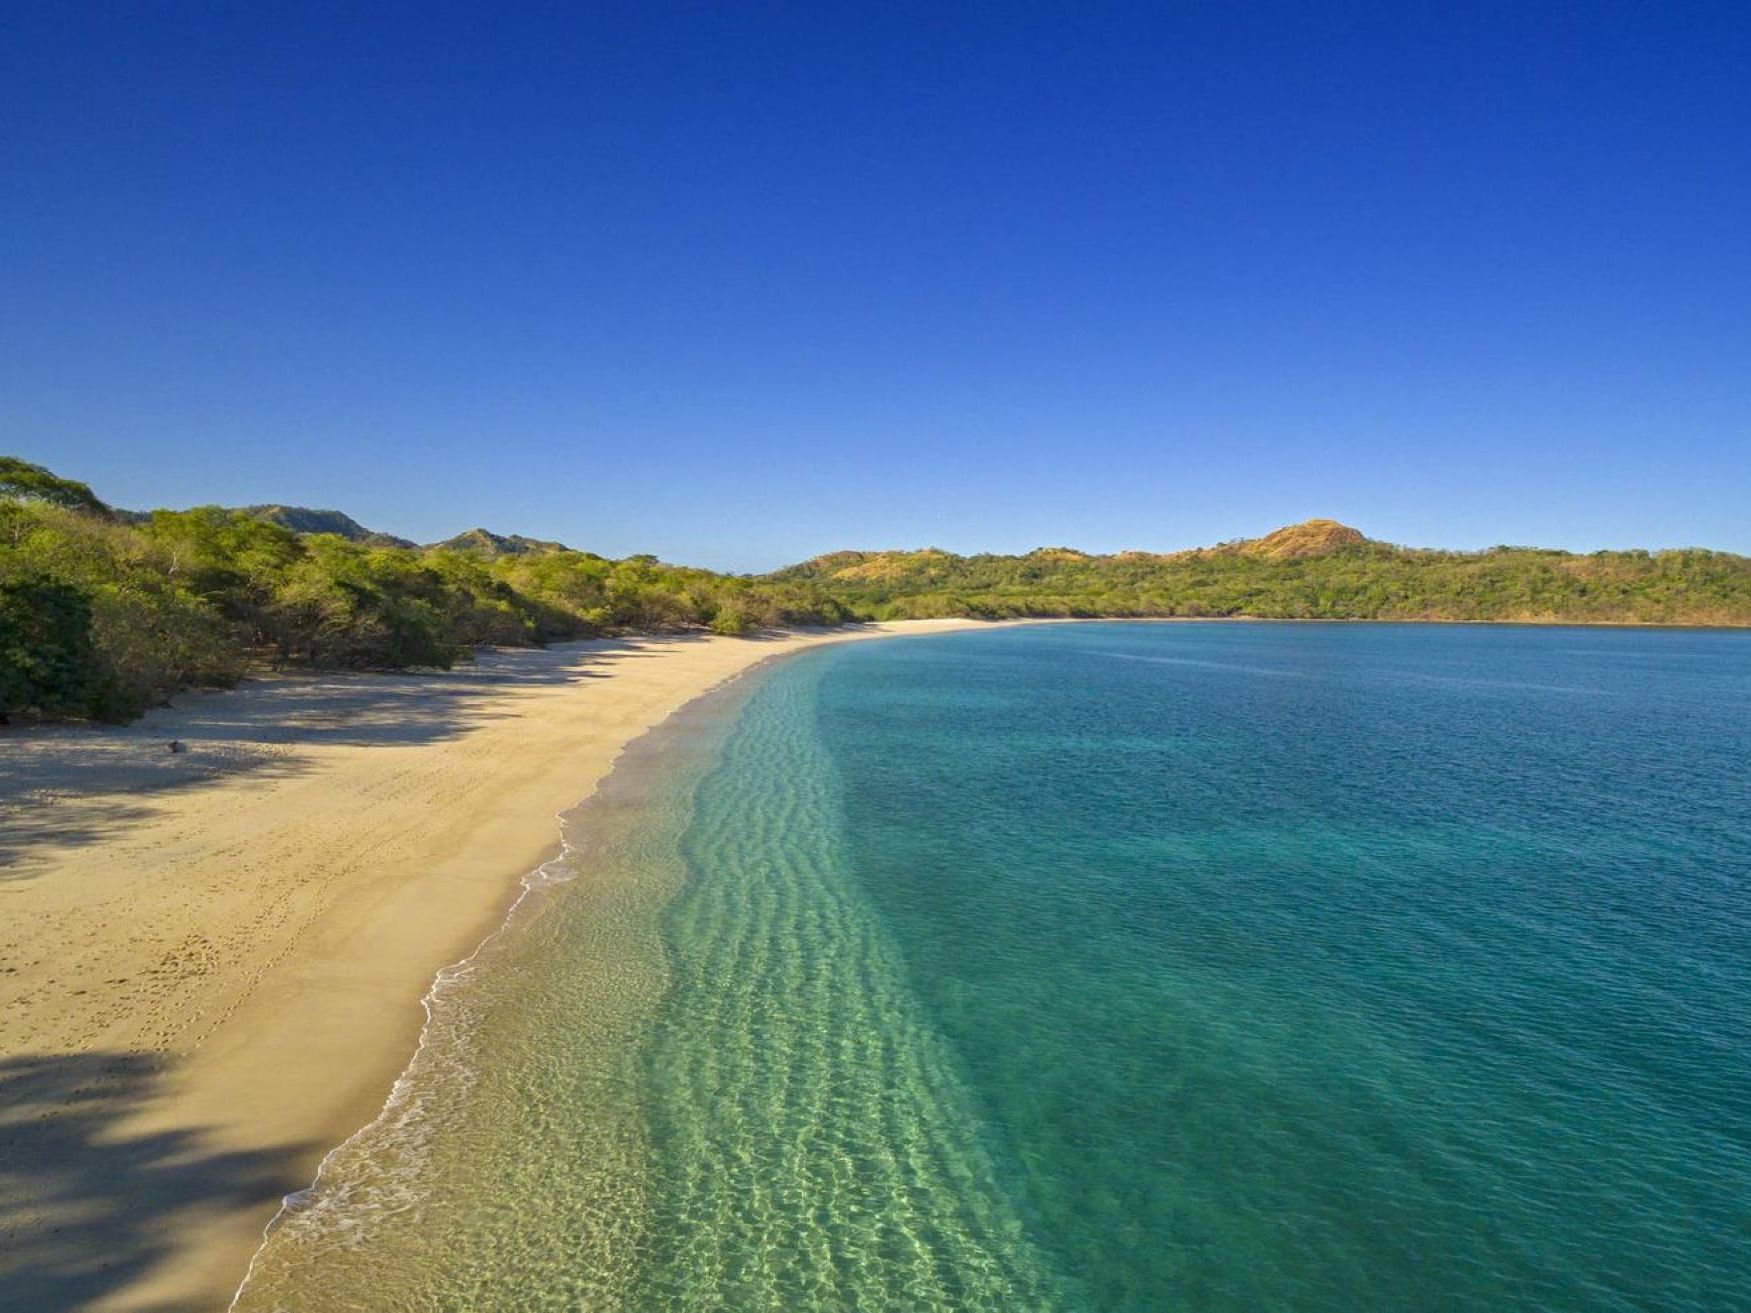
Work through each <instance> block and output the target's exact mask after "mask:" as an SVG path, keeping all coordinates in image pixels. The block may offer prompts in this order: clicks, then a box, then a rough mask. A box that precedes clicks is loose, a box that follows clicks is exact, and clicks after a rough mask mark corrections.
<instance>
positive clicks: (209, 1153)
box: [0, 621, 965, 1310]
mask: <svg viewBox="0 0 1751 1313" xmlns="http://www.w3.org/2000/svg"><path fill="white" fill-rule="evenodd" d="M964 623H965V622H957V621H920V622H906V623H897V624H891V625H872V626H868V627H865V628H863V629H860V630H858V631H854V632H849V633H848V632H843V631H841V632H832V633H818V632H817V633H786V634H782V635H778V636H773V637H768V638H763V639H759V640H746V639H729V638H716V637H711V636H704V635H686V636H672V637H650V638H629V639H615V640H603V641H599V642H588V643H576V644H567V645H563V646H557V647H554V648H550V649H548V650H546V651H502V652H493V653H488V654H485V655H483V656H482V657H481V659H480V661H479V664H478V666H476V667H474V668H470V669H464V670H459V671H455V672H450V673H447V674H421V675H396V676H388V675H304V676H274V677H269V678H262V679H257V680H252V681H250V682H248V683H246V684H245V685H244V686H242V687H241V688H239V689H237V690H234V691H231V692H226V693H214V694H203V695H190V696H187V697H184V698H181V699H179V700H178V702H177V704H176V706H174V707H172V708H167V709H163V710H159V711H154V712H152V713H150V714H148V715H147V716H146V717H145V718H144V719H143V720H141V721H140V722H138V723H136V724H134V725H130V726H126V727H122V728H117V729H101V730H92V729H71V728H69V729H57V730H49V731H41V730H38V731H30V732H19V731H10V732H6V733H4V734H3V735H0V1305H4V1306H7V1307H19V1308H23V1307H43V1308H53V1307H70V1306H83V1305H86V1304H89V1306H90V1307H93V1308H97V1309H136V1310H145V1309H152V1310H168V1309H173V1308H174V1309H202V1308H223V1307H224V1306H225V1305H226V1303H227V1302H228V1300H229V1298H230V1296H231V1293H232V1291H233V1289H234V1288H235V1286H236V1284H237V1282H238V1280H239V1279H240V1278H241V1276H242V1273H243V1270H244V1267H245V1265H246V1264H247V1262H248V1259H249V1256H250V1254H251V1253H252V1252H253V1250H254V1249H255V1246H256V1244H257V1241H258V1239H259V1237H260V1233H261V1229H262V1226H263V1225H264V1224H265V1222H266V1221H267V1219H268V1218H269V1217H270V1216H271V1215H272V1214H273V1212H274V1211H275V1209H276V1208H277V1206H278V1203H279V1199H280V1197H281V1196H282V1195H283V1194H285V1193H287V1192H288V1191H290V1190H293V1189H297V1188H299V1187H300V1186H302V1185H304V1184H306V1183H308V1181H309V1180H310V1179H311V1177H312V1176H313V1175H314V1174H315V1169H316V1165H317V1163H318V1161H319V1160H320V1158H321V1156H322V1154H323V1153H324V1152H326V1151H327V1149H329V1148H330V1147H332V1146H333V1145H335V1144H336V1143H338V1142H339V1141H340V1140H342V1139H344V1138H345V1137H346V1136H347V1135H348V1134H350V1133H351V1132H352V1131H353V1130H355V1129H356V1128H357V1127H358V1126H360V1125H362V1124H363V1123H365V1122H367V1121H369V1120H370V1119H371V1117H372V1116H373V1115H374V1114H375V1112H376V1110H377V1109H378V1107H379V1106H380V1105H381V1104H382V1102H383V1099H384V1098H385V1096H386V1094H387V1092H388V1090H389V1087H390V1085H391V1084H392V1083H393V1082H394V1079H395V1077H396V1075H397V1074H398V1073H399V1072H400V1070H401V1069H402V1067H403V1066H404V1065H405V1064H406V1062H407V1059H408V1057H409V1056H410V1054H411V1052H412V1050H413V1047H414V1044H415V1042H416V1040H417V1037H418V1034H419V1029H420V1024H421V1022H422V1020H423V1013H422V1010H421V1008H420V1005H419V1000H420V997H421V996H422V994H423V993H424V992H425V989H426V987H427V985H428V984H429V983H430V981H431V979H432V977H433V975H434V973H435V972H436V971H437V970H438V969H439V968H440V967H442V966H444V965H445V964H447V963H449V962H452V961H455V960H457V959H458V958H461V957H463V956H465V955H466V954H467V953H468V952H469V950H470V949H471V948H472V947H473V946H474V945H475V944H476V943H478V942H479V940H480V939H481V938H482V937H483V936H484V935H485V934H487V933H488V932H489V931H490V930H491V928H492V927H493V926H495V925H496V924H497V923H498V922H499V921H500V920H501V919H502V917H503V915H504V912H505V909H506V907H507V906H508V904H509V902H510V900H511V899H512V898H513V897H514V896H515V894H516V892H517V889H518V881H519V878H520V877H521V876H522V875H523V874H525V873H526V872H528V871H530V870H532V869H533V868H534V867H535V866H537V865H538V864H539V863H540V862H541V861H542V860H543V859H544V857H545V856H546V855H548V854H549V853H550V852H552V851H553V850H554V848H555V846H556V840H557V835H558V824H557V821H556V816H557V814H558V813H559V812H561V811H564V810H567V809H568V808H570V807H571V806H573V805H574V804H576V803H577V802H578V801H580V800H581V799H582V798H584V797H586V796H587V795H588V794H589V793H590V792H591V791H592V790H593V789H594V788H595V786H596V783H597V782H598V781H599V780H600V779H601V778H602V777H603V776H604V775H605V774H606V773H607V772H608V770H609V769H610V768H611V767H612V764H613V762H614V759H615V757H616V756H617V755H618V754H619V752H620V750H621V748H622V747H624V746H625V745H626V744H627V743H628V742H630V741H631V740H632V739H634V738H636V737H637V736H638V735H639V734H641V733H643V732H644V731H645V730H647V729H649V728H650V727H651V726H653V725H655V724H657V723H658V722H659V721H661V720H663V719H664V718H665V717H667V716H668V715H669V714H670V713H671V712H673V711H675V710H676V709H677V708H679V707H680V706H682V705H683V704H685V703H687V702H689V701H691V700H692V699H693V698H695V697H697V696H698V695H699V694H701V693H702V692H704V691H705V690H707V689H709V688H711V687H712V686H714V685H716V684H719V683H721V682H722V681H723V680H725V679H728V678H730V677H732V676H734V675H736V674H738V673H739V672H741V671H743V670H745V669H747V668H748V667H749V666H751V665H753V664H755V663H756V662H759V661H760V660H762V659H764V658H766V657H769V656H774V655H778V654H781V653H785V652H790V651H794V650H797V649H800V648H803V647H807V646H812V645H815V644H818V643H823V642H835V641H845V640H847V639H853V638H857V637H871V636H880V635H885V634H895V633H908V632H910V633H918V632H923V633H928V632H939V631H942V630H945V629H949V628H955V627H962V626H963V625H964ZM171 740H178V741H180V742H181V743H182V745H183V747H184V750H183V751H181V752H172V751H171V750H170V747H169V744H170V742H171Z"/></svg>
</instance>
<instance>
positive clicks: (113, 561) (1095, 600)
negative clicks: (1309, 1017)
mask: <svg viewBox="0 0 1751 1313" xmlns="http://www.w3.org/2000/svg"><path fill="white" fill-rule="evenodd" d="M1063 616H1073V617H1086V618H1095V617H1206V618H1226V617H1247V618H1255V619H1309V620H1446V621H1519V622H1526V621H1534V622H1553V623H1605V624H1668V625H1751V558H1747V557H1744V556H1738V555H1734V554H1732V553H1729V552H1716V551H1709V550H1706V549H1702V548H1683V549H1674V550H1665V551H1645V550H1625V551H1601V552H1592V553H1586V554H1578V553H1573V552H1567V551H1559V550H1550V549H1543V548H1533V547H1495V548H1490V549H1488V550H1485V551H1478V552H1459V551H1441V550H1434V549H1426V548H1411V547H1400V546H1395V545H1392V544H1388V543H1383V542H1376V541H1374V540H1371V539H1369V538H1367V537H1365V536H1364V535H1363V534H1362V533H1360V532H1359V531H1358V530H1356V529H1352V528H1350V527H1348V526H1346V525H1342V524H1339V523H1337V522H1336V521H1333V520H1319V519H1316V520H1308V521H1306V522H1305V523H1302V524H1297V525H1291V526H1288V527H1286V528H1282V529H1278V530H1276V531H1275V532H1273V533H1269V534H1266V535H1265V536H1264V537H1261V538H1253V539H1240V540H1237V541H1233V542H1228V543H1223V544H1220V545H1217V546H1213V547H1204V548H1195V549H1191V550H1185V551H1174V552H1152V551H1125V552H1119V553H1116V554H1111V555H1091V554H1088V553H1085V552H1080V551H1076V550H1073V549H1071V548H1067V547H1049V548H1040V549H1038V550H1035V551H1032V552H1028V553H1026V554H1025V555H1019V556H1006V555H997V554H987V553H981V554H978V555H972V556H962V555H957V554H955V553H953V552H947V551H941V550H937V549H934V548H927V549H924V550H918V551H878V552H868V551H842V552H833V553H829V554H827V555H824V556H818V557H815V558H814V559H813V560H810V561H805V562H803V563H801V564H798V565H792V566H789V567H786V568H784V569H780V570H775V571H773V572H771V573H769V574H764V575H730V574H719V573H716V572H713V571H710V570H705V569H698V568H693V567H688V566H679V565H671V564H668V563H665V562H661V561H659V560H657V559H656V558H655V557H653V556H644V555H640V556H629V557H625V558H623V559H620V560H612V559H609V558H606V557H603V556H598V555H596V554H595V553H592V552H588V551H578V550H574V549H572V548H570V547H568V546H566V545H564V544H561V543H556V542H545V541H539V540H535V539H531V538H525V537H521V536H517V535H511V536H501V535H498V534H494V533H489V532H487V531H486V530H483V529H475V530H471V531H469V532H466V533H463V534H459V535H457V536H456V537H454V538H450V539H447V540H445V541H443V542H440V543H434V544H430V545H425V546H421V545H419V544H416V543H413V542H410V541H408V540H406V539H402V538H397V537H394V536H392V535H389V534H384V533H379V532H375V531H373V530H370V529H367V528H366V527H364V526H363V525H360V524H359V523H357V522H356V521H354V520H353V519H351V518H350V517H348V516H346V515H344V514H341V513H339V512H335V511H313V510H307V509H303V508H298V507H287V506H250V507H242V508H233V509H228V508H224V507H217V506H204V507H196V508H194V509H192V510H155V511H151V512H149V513H148V512H138V511H123V510H117V509H115V508H112V507H110V506H108V505H107V504H105V503H104V502H103V501H102V500H101V499H100V498H99V497H98V496H97V495H96V494H95V493H94V492H93V491H92V490H91V488H90V487H89V486H88V485H86V484H84V483H81V482H78V481H76V480H73V479H69V478H65V477H62V476H60V475H59V474H57V473H54V472H51V471H49V470H47V469H45V468H43V467H41V466H39V465H33V464H30V463H28V462H25V461H22V460H19V459H16V458H12V457H0V714H6V715H19V714H26V715H35V716H49V717H74V718H94V719H101V720H127V719H129V718H131V717H133V716H136V715H138V714H139V713H140V711H142V710H143V709H145V708H146V707H148V706H151V705H154V704H156V703H159V702H162V701H163V699H164V698H165V697H167V696H168V695H170V694H172V693H174V692H176V691H178V690H180V689H185V688H195V687H224V686H227V685H230V684H233V683H235V682H236V681H237V679H238V678H239V677H241V676H242V674H243V673H244V672H245V671H246V670H248V669H250V668H251V667H252V666H254V667H280V668H284V667H305V668H317V669H322V668H327V669H407V668H414V667H440V668H448V667H450V666H452V665H454V664H455V663H456V662H457V661H458V660H462V659H466V657H467V656H468V655H469V654H470V653H471V652H472V650H473V649H475V648H477V647H480V646H485V645H494V646H539V645H542V644H545V643H549V642H554V641H560V640H568V639H581V638H591V637H602V636H607V635H614V634H624V633H629V632H667V631H676V630H686V629H695V628H709V629H710V630H712V631H714V632H716V633H719V634H724V635H741V634H747V633H751V632H754V631H757V630H760V629H764V628H770V627H775V626H794V625H827V626H834V625H842V624H846V623H851V622H858V621H870V620H897V619H928V618H964V619H1014V618H1027V617H1038V618H1044V617H1063Z"/></svg>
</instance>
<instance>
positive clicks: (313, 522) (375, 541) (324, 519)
mask: <svg viewBox="0 0 1751 1313" xmlns="http://www.w3.org/2000/svg"><path fill="white" fill-rule="evenodd" d="M239 509H240V510H241V511H242V513H243V514H244V515H248V516H250V517H252V518H254V519H257V520H262V521H264V522H265V523H268V524H277V525H279V526H280V527H281V528H282V529H290V530H291V531H292V532H293V533H333V534H339V535H340V536H341V537H342V538H345V539H346V540H347V541H348V542H354V543H370V544H371V545H372V546H375V547H412V546H413V545H414V544H413V543H411V542H409V541H408V540H407V539H406V538H397V537H396V536H395V535H394V534H390V533H378V532H377V531H376V530H374V529H367V528H366V527H365V526H364V525H362V524H360V523H359V522H358V521H357V520H355V519H354V518H353V517H352V516H350V515H346V514H343V513H342V512H340V511H318V510H312V509H311V508H310V507H308V506H244V507H240V508H239Z"/></svg>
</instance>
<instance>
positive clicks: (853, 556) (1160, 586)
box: [769, 519, 1751, 625]
mask: <svg viewBox="0 0 1751 1313" xmlns="http://www.w3.org/2000/svg"><path fill="white" fill-rule="evenodd" d="M769 577H770V578H772V579H775V580H795V581H806V582H810V583H814V584H817V585H819V586H820V587H822V588H824V589H825V590H826V591H827V592H829V593H830V594H831V595H832V596H834V597H835V598H837V599H838V600H840V601H841V602H843V603H844V604H845V606H846V607H847V608H848V609H850V610H851V611H853V612H854V613H856V614H858V615H866V616H872V617H875V618H880V619H894V618H899V617H911V616H936V615H975V616H989V617H994V618H995V617H1014V616H1212V617H1222V616H1251V617H1258V618H1277V619H1326V620H1359V619H1360V620H1479V621H1551V622H1560V623H1573V622H1595V623H1624V624H1725V625H1747V624H1751V559H1747V558H1745V557H1742V556H1735V555H1732V554H1731V553H1727V552H1711V551H1705V550H1701V549H1687V550H1678V551H1663V552H1646V551H1634V550H1632V551H1616V552H1594V553H1590V554H1586V555H1579V554H1575V553H1571V552H1564V551H1552V550H1544V549H1540V548H1528V547H1496V548H1491V549H1489V550H1488V551H1482V552H1452V551H1438V550H1431V549H1426V548H1408V547H1398V546H1394V545H1392V544H1390V543H1383V542H1377V541H1374V540H1372V539H1370V538H1368V537H1366V536H1365V535H1363V534H1362V533H1361V532H1360V531H1359V530H1357V529H1354V528H1351V527H1350V526H1348V525H1345V524H1340V523H1338V522H1337V521H1336V520H1326V519H1315V520H1307V521H1304V522H1303V523H1301V524H1292V525H1286V526H1284V527H1283V528H1280V529H1276V530H1273V531H1272V532H1270V533H1267V534H1265V535H1264V536H1263V537H1259V538H1245V539H1238V540H1236V541H1233V542H1228V543H1221V544H1218V545H1216V546H1212V547H1203V548H1194V549H1191V550H1188V551H1179V552H1170V553H1159V552H1147V551H1126V552H1119V553H1116V554H1113V555H1110V556H1092V555H1088V554H1085V553H1082V552H1078V551H1074V550H1072V549H1069V548H1062V547H1055V548H1040V549H1037V550H1035V551H1032V552H1029V553H1027V554H1026V555H1022V556H999V555H989V554H980V555H974V556H959V555H956V554H954V553H952V552H945V551H943V550H941V549H940V548H926V549H924V550H921V551H884V552H833V553H830V554H828V555H826V556H818V557H815V558H814V559H813V560H810V561H805V562H803V563H802V564H800V565H794V566H790V567H788V568H786V569H783V570H779V571H775V572H774V573H773V574H772V575H771V576H769Z"/></svg>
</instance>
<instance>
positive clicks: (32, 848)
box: [0, 633, 702, 884]
mask: <svg viewBox="0 0 1751 1313" xmlns="http://www.w3.org/2000/svg"><path fill="white" fill-rule="evenodd" d="M701 639H702V635H699V634H697V633H680V634H662V635H650V636H637V637H628V638H612V639H593V640H588V641H584V642H579V643H565V644H556V645H555V646H553V647H548V648H499V649H489V650H487V651H483V652H482V653H480V654H479V657H478V659H477V660H476V661H475V662H474V663H473V664H471V665H468V666H463V667H459V668H457V669H455V670H448V671H425V672H415V673H405V672H404V673H396V674H386V673H385V674H377V673H364V672H323V673H298V674H283V673H282V674H271V675H262V676H259V677H257V678H253V679H249V680H247V681H245V682H244V683H243V684H242V685H240V686H239V687H238V688H236V689H231V690H226V691H223V692H206V693H188V694H184V695H182V696H180V697H179V698H178V699H177V700H176V702H175V704H174V705H173V706H171V707H168V708H162V709H157V710H153V711H148V712H147V713H146V714H145V715H144V716H142V717H141V718H140V719H139V720H137V721H135V722H134V723H132V724H129V725H57V726H34V727H12V728H9V729H5V730H0V884H3V883H5V882H7V881H15V880H19V879H25V878H28V877H30V876H32V875H35V874H36V873H37V872H39V871H40V870H42V869H43V868H44V867H46V866H47V865H50V864H51V863H52V858H53V853H54V850H55V849H57V848H64V847H67V846H71V845H79V844H85V843H91V842H95V841H97V840H100V839H103V838H106V837H110V836H113V835H116V834H118V833H121V832H123V831H125V830H126V829H127V827H128V826H130V825H132V824H134V823H136V822H138V821H140V820H142V819H143V818H145V817H146V816H148V815H150V814H151V810H152V809H151V798H152V796H153V795H154V794H157V793H161V792H163V791H165V790H173V789H174V790H180V789H188V788H197V787H199V786H201V785H203V784H207V783H211V782H214V781H217V780H220V779H225V778H229V777H233V776H237V775H249V776H253V777H260V778H264V779H274V778H284V777H288V776H291V775H295V774H299V773H301V772H303V771H304V770H306V769H308V766H307V764H306V763H305V762H304V761H302V760H301V759H300V758H299V756H298V754H297V749H298V748H300V747H301V746H305V745H313V744H314V745H321V744H339V745H347V746H353V747H387V746H408V745H417V744H424V743H433V742H438V741H441V740H444V739H451V738H455V737H457V736H459V735H462V734H464V733H466V732H468V731H469V730H470V729H473V728H475V727H477V726H479V725H482V724H484V723H486V722H488V721H491V720H496V719H502V718H504V717H506V716H508V715H513V714H515V712H514V711H512V710H509V709H507V707H506V703H505V695H506V694H507V693H510V694H512V695H515V694H517V693H519V692H525V691H536V690H541V689H549V688H555V687H560V686H564V685H568V684H579V683H582V682H584V681H587V680H592V679H599V678H602V677H603V676H605V675H607V674H608V673H610V672H611V670H612V668H613V667H614V666H615V665H616V664H617V663H619V662H622V661H628V660H635V659H639V658H643V657H649V656H655V655H657V654H658V652H659V651H660V650H661V649H662V648H663V647H665V646H672V645H675V644H684V643H693V642H698V641H701ZM173 740H174V741H175V742H176V743H178V744H179V745H180V747H181V750H180V751H176V752H173V751H171V749H170V745H171V743H172V741H173Z"/></svg>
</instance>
